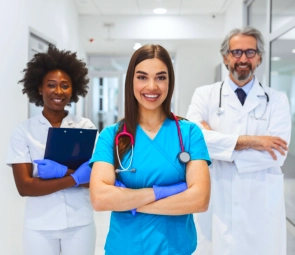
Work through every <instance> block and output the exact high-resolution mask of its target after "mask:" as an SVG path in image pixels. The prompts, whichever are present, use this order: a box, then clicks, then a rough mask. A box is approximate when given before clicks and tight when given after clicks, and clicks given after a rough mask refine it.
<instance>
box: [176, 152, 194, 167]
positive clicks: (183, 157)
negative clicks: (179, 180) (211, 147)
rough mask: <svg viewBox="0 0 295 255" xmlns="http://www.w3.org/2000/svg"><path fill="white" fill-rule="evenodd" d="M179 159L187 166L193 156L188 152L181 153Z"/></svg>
mask: <svg viewBox="0 0 295 255" xmlns="http://www.w3.org/2000/svg"><path fill="white" fill-rule="evenodd" d="M178 159H179V161H180V162H181V163H183V164H186V163H188V162H189V161H190V160H191V156H190V154H189V153H188V152H186V151H181V152H179V153H178Z"/></svg>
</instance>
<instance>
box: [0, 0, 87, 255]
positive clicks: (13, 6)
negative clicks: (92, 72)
mask: <svg viewBox="0 0 295 255" xmlns="http://www.w3.org/2000/svg"><path fill="white" fill-rule="evenodd" d="M78 22H79V17H78V14H77V11H76V7H75V5H73V3H72V1H71V0H50V1H40V0H10V1H5V2H4V1H3V3H2V2H1V8H0V31H1V40H0V50H1V61H0V77H1V79H0V109H1V111H0V119H1V132H0V141H1V143H0V163H1V178H0V204H1V206H0V208H1V209H0V253H1V254H5V255H20V254H22V243H21V235H22V227H23V223H22V222H23V212H24V201H25V198H22V197H20V196H19V195H18V193H17V190H16V187H15V184H14V180H13V176H12V170H11V168H10V167H8V166H6V165H5V160H6V153H7V147H8V142H9V136H10V134H11V131H12V129H13V128H14V127H15V126H16V125H17V124H18V123H20V122H21V121H23V120H25V119H26V118H27V116H28V103H27V98H26V96H24V95H22V93H21V89H22V87H21V85H19V84H17V81H18V80H20V79H21V78H22V73H21V71H22V70H23V69H24V68H25V64H26V63H27V62H28V41H29V38H28V36H29V28H33V29H34V30H36V31H38V32H39V33H40V34H41V35H44V36H45V37H47V38H50V39H51V40H53V41H54V42H55V43H56V45H57V47H58V48H60V49H68V50H72V51H77V50H78V55H79V57H80V58H84V59H86V58H85V53H84V51H83V48H82V47H81V44H80V42H79V33H78V32H79V31H78Z"/></svg>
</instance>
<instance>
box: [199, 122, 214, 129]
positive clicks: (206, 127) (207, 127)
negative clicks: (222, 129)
mask: <svg viewBox="0 0 295 255" xmlns="http://www.w3.org/2000/svg"><path fill="white" fill-rule="evenodd" d="M201 124H202V126H203V127H204V128H205V129H207V130H212V129H211V127H210V126H209V125H208V124H207V122H206V121H204V120H202V122H201Z"/></svg>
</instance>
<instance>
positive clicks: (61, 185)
mask: <svg viewBox="0 0 295 255" xmlns="http://www.w3.org/2000/svg"><path fill="white" fill-rule="evenodd" d="M23 71H24V77H23V79H22V80H20V81H19V83H22V84H23V86H24V87H23V90H22V91H23V93H24V94H27V96H28V98H29V101H30V102H31V103H34V104H35V105H37V106H43V110H42V113H41V114H39V115H37V116H35V117H32V118H30V119H28V120H26V121H24V122H23V123H21V124H20V125H19V126H18V127H16V129H15V130H14V131H13V133H12V136H11V141H10V146H9V151H8V157H7V164H8V165H9V166H12V169H13V175H14V180H15V184H16V187H17V189H18V192H19V194H20V195H21V196H26V197H27V201H26V202H27V203H26V207H25V221H24V231H23V244H24V254H25V255H39V254H43V255H59V254H60V253H62V254H63V255H70V254H71V255H81V254H83V255H93V254H94V249H95V237H96V233H95V225H94V221H93V212H92V207H91V205H90V201H89V189H88V186H89V185H88V183H89V179H90V173H91V169H90V167H89V166H88V162H85V163H84V164H82V165H81V166H80V167H79V168H78V169H77V170H74V169H68V167H67V166H64V165H61V164H59V163H57V162H55V161H52V160H48V159H43V157H44V151H45V145H46V139H47V133H48V129H49V128H50V127H56V128H59V127H63V128H88V129H89V128H91V129H93V128H95V126H94V124H93V123H92V122H91V121H90V120H89V119H85V118H82V117H78V116H74V115H72V114H70V113H69V112H68V111H66V110H65V107H66V106H67V105H70V104H71V102H77V101H78V100H79V96H83V97H84V96H85V95H86V94H87V88H88V87H87V83H88V81H89V79H88V78H87V73H88V70H87V68H86V64H85V63H84V62H83V61H82V60H79V59H77V56H76V53H72V52H70V51H65V50H58V49H57V48H55V47H54V46H52V45H50V46H49V48H48V51H47V52H46V53H38V54H36V55H35V56H34V58H33V59H32V60H31V61H29V62H28V63H27V67H26V69H24V70H23ZM61 142H62V141H61Z"/></svg>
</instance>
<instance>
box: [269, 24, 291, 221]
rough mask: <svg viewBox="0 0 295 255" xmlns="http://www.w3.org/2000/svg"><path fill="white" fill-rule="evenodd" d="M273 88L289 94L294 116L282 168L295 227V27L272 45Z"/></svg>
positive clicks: (289, 216) (289, 217)
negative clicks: (287, 149) (286, 155)
mask: <svg viewBox="0 0 295 255" xmlns="http://www.w3.org/2000/svg"><path fill="white" fill-rule="evenodd" d="M270 85H271V87H273V88H275V89H277V90H280V91H283V92H285V93H286V94H287V96H288V98H289V102H290V106H291V114H292V134H291V142H290V144H289V152H288V157H287V159H286V161H285V164H284V166H283V168H282V170H283V173H284V176H285V200H286V213H287V218H288V221H289V222H291V224H293V225H295V171H294V165H295V128H294V127H295V27H294V28H293V29H292V30H290V31H288V32H287V33H285V34H284V35H282V36H281V37H279V38H278V39H276V40H275V41H273V42H272V43H271V73H270Z"/></svg>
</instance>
